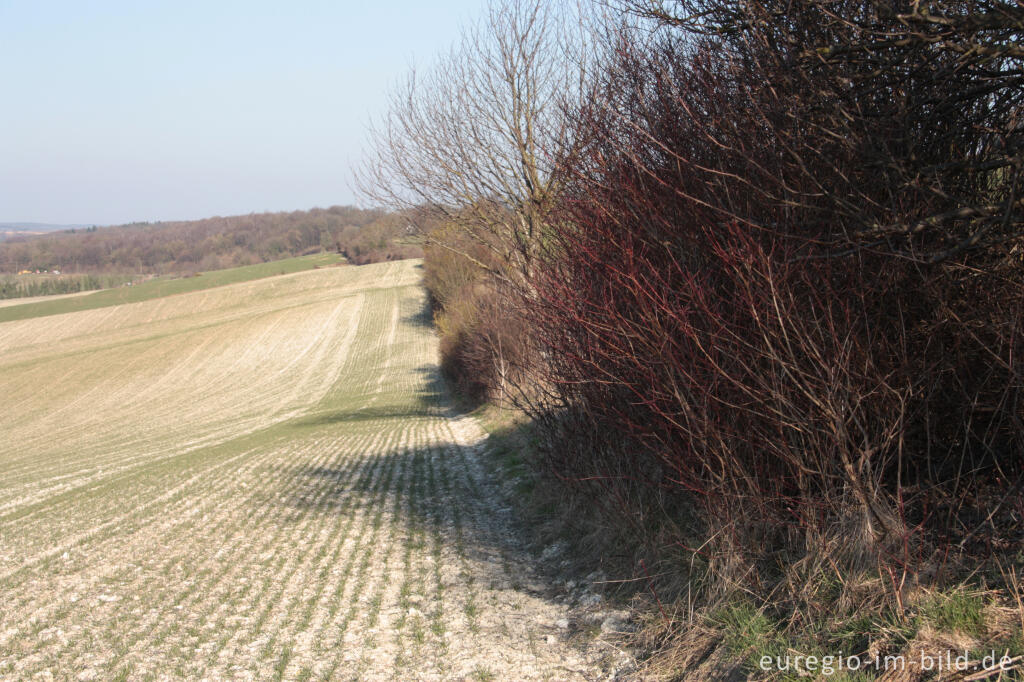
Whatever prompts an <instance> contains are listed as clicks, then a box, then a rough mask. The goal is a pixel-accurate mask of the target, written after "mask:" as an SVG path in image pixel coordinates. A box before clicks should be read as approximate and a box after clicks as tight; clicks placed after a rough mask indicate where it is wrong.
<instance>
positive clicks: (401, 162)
mask: <svg viewBox="0 0 1024 682" xmlns="http://www.w3.org/2000/svg"><path fill="white" fill-rule="evenodd" d="M569 14H570V12H568V11H567V9H566V8H565V7H563V6H561V5H559V4H558V3H551V2H543V1H540V0H501V1H500V2H498V3H497V4H494V5H492V6H491V8H490V10H489V12H488V14H487V16H486V18H485V19H484V20H483V21H482V22H481V23H479V24H477V25H474V26H471V27H470V28H468V29H467V30H465V31H464V32H463V34H462V37H461V40H460V41H459V42H458V43H457V44H456V46H455V47H454V48H453V49H452V50H451V51H450V52H449V53H448V54H446V55H444V56H443V57H442V58H441V59H440V60H439V61H438V62H437V63H436V64H435V65H434V66H433V67H432V68H430V69H429V70H427V71H426V72H423V73H418V72H416V71H415V70H414V71H413V72H411V73H410V74H409V76H408V78H407V80H406V81H405V82H404V83H402V84H401V86H400V87H398V88H396V89H395V90H394V91H393V92H392V94H391V100H390V110H389V112H388V113H387V115H386V116H385V117H384V118H383V120H381V121H379V122H378V123H377V125H376V126H375V127H374V128H373V129H372V130H371V142H372V155H371V158H370V160H369V161H368V162H366V163H365V164H364V165H363V167H362V168H361V169H360V171H359V173H358V186H359V189H360V190H361V191H362V192H363V193H364V194H365V195H366V196H368V197H370V198H371V199H373V200H375V201H379V202H383V203H385V204H387V205H390V206H393V207H395V208H399V209H404V208H411V207H414V206H415V207H420V208H421V209H422V208H423V207H427V211H426V212H424V211H422V210H421V211H420V212H419V215H421V216H427V217H430V218H432V219H434V220H436V219H437V218H441V219H442V220H444V221H446V222H448V223H449V224H454V225H456V226H458V227H460V228H464V229H465V230H466V232H467V233H468V234H471V235H473V236H474V237H475V238H476V239H477V240H478V241H479V242H480V243H482V244H484V245H485V246H486V247H487V248H488V249H490V250H491V251H493V252H494V253H495V255H496V256H498V262H501V263H504V264H505V265H506V266H507V267H506V268H505V272H501V273H497V272H495V273H494V274H497V275H499V276H500V277H501V278H502V279H505V280H508V279H509V278H510V277H511V278H515V279H518V280H519V281H526V280H528V279H529V277H530V272H531V269H532V267H533V263H534V261H535V259H536V250H537V245H538V237H539V235H540V233H541V231H542V229H543V224H544V219H545V215H546V214H547V213H548V211H549V210H550V208H551V205H552V202H553V198H554V197H555V195H556V194H557V189H558V188H557V186H556V181H555V180H554V177H555V174H554V173H553V170H554V169H553V159H554V158H555V157H556V151H557V150H560V149H562V148H564V147H565V145H567V144H568V143H569V142H570V141H569V139H568V126H567V125H566V123H565V119H564V117H563V116H561V115H560V107H559V105H560V102H561V101H562V99H563V98H566V97H572V96H574V95H575V94H576V93H578V92H580V91H581V87H580V81H581V78H582V73H583V69H582V68H581V67H580V62H579V59H578V57H579V54H581V52H579V51H574V50H573V49H572V48H571V47H570V45H573V44H575V45H579V41H578V40H576V39H575V37H574V38H573V39H572V40H570V39H569V36H570V35H573V36H577V35H579V34H578V33H576V32H574V31H572V30H570V27H571V26H572V27H578V26H579V24H578V23H576V22H573V21H570V20H569V19H568V16H569ZM442 246H444V245H442ZM451 248H455V247H451ZM462 255H465V256H466V257H467V258H470V259H471V260H473V261H474V262H476V263H477V265H479V266H480V267H483V268H484V269H486V270H488V271H491V272H494V268H493V267H491V266H490V265H488V264H486V263H484V262H482V261H480V260H478V259H476V258H473V256H472V255H471V254H462Z"/></svg>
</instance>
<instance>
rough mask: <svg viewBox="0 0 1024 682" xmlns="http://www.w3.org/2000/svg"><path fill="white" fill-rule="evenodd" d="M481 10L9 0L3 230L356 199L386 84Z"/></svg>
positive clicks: (3, 74) (465, 6)
mask: <svg viewBox="0 0 1024 682" xmlns="http://www.w3.org/2000/svg"><path fill="white" fill-rule="evenodd" d="M484 7H485V2H484V0H438V1H435V2H422V1H419V2H414V1H410V0H392V1H391V2H373V1H372V0H371V1H370V2H345V1H338V2H315V1H311V0H293V1H290V2H261V1H259V0H247V1H245V2H221V1H219V0H207V1H205V2H195V1H192V0H174V1H173V2H147V1H145V0H141V1H138V2H90V1H89V0H78V1H77V2H47V1H46V0H17V1H11V0H0V222H3V221H33V222H51V223H94V224H100V225H103V224H114V223H122V222H131V221H152V220H173V219H191V218H201V217H206V216H211V215H234V214H239V213H249V212H253V211H265V210H271V211H277V210H294V209H306V208H311V207H313V206H329V205H331V204H343V203H353V202H355V200H356V197H355V196H354V193H353V190H352V188H351V181H350V167H351V165H352V164H353V163H355V162H357V161H358V159H359V158H360V156H361V154H362V152H363V150H364V149H365V132H366V127H367V125H368V123H369V121H370V120H371V118H372V117H374V116H376V115H379V114H380V113H381V112H382V111H383V109H384V106H385V96H386V92H387V90H388V88H389V87H390V86H391V85H392V84H393V83H394V82H395V81H396V80H398V79H400V78H402V77H403V76H404V74H405V73H406V71H407V70H408V68H409V66H410V65H412V64H416V65H417V66H424V65H427V64H429V63H430V62H431V61H432V60H433V58H434V57H435V55H436V54H437V53H438V52H440V51H442V50H446V49H447V48H448V47H449V46H450V45H451V44H452V42H453V41H454V40H455V39H456V38H457V35H458V31H459V27H460V25H462V24H464V23H466V22H468V21H472V20H474V19H475V18H477V17H478V16H479V15H480V14H481V13H482V12H483V11H484Z"/></svg>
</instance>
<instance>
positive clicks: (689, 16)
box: [531, 0, 1024, 585]
mask: <svg viewBox="0 0 1024 682" xmlns="http://www.w3.org/2000/svg"><path fill="white" fill-rule="evenodd" d="M627 9H629V10H630V11H631V12H633V13H634V14H638V15H641V16H642V17H644V19H645V20H650V21H653V22H654V24H655V26H656V29H655V31H654V33H653V38H648V37H647V36H648V35H650V34H647V33H646V32H645V33H639V32H638V33H630V32H628V31H627V32H623V33H619V34H617V36H616V38H615V40H616V41H617V42H615V43H614V44H612V45H610V48H611V49H610V50H609V54H610V55H611V58H610V60H609V62H608V63H607V64H606V65H605V68H604V69H603V71H602V72H601V73H600V74H599V78H598V79H597V82H596V83H595V86H594V90H593V92H592V96H591V97H590V98H589V104H587V105H586V106H583V107H581V108H578V109H575V110H572V111H570V112H569V113H568V115H569V116H570V117H571V118H572V120H573V121H574V122H575V125H576V130H577V132H578V136H579V137H580V138H581V139H585V140H587V141H588V143H587V144H586V145H585V146H584V147H583V148H582V150H581V151H579V152H578V153H575V154H573V155H572V156H569V157H567V158H565V159H563V164H562V168H563V169H564V172H565V175H564V191H563V194H562V198H561V208H560V211H559V213H558V219H556V220H553V221H552V223H551V226H550V238H549V240H548V242H547V244H546V246H547V248H546V256H547V259H546V261H545V266H544V267H543V268H541V271H540V277H539V278H538V280H537V282H536V285H537V289H538V291H539V298H540V300H541V302H542V304H541V305H533V306H532V307H531V309H532V311H533V312H534V318H533V319H534V322H535V324H536V328H537V331H538V338H539V339H540V346H541V348H542V349H543V352H544V357H546V358H547V359H548V363H547V364H546V366H543V367H542V368H541V369H540V372H541V374H540V379H539V381H540V382H541V383H543V384H544V385H545V386H547V387H550V389H551V390H552V391H553V393H554V394H555V396H556V400H555V401H554V403H552V402H551V401H548V402H547V404H546V406H545V409H543V410H539V411H538V413H539V414H540V416H541V417H542V418H544V419H545V421H546V423H547V424H548V426H549V429H550V431H551V433H552V434H553V436H554V438H553V442H554V443H555V445H554V447H553V448H552V449H551V456H550V458H549V461H550V462H551V464H552V465H553V466H554V467H555V468H556V470H557V471H558V473H559V474H560V475H561V476H562V477H563V478H564V479H565V480H570V481H572V480H576V481H586V484H585V485H586V486H587V487H589V488H591V489H592V490H594V491H595V492H597V493H598V495H597V497H598V498H599V499H602V500H604V501H606V502H607V503H608V504H609V505H612V506H615V507H617V508H618V510H619V511H620V512H621V513H625V514H627V515H628V514H634V515H635V514H637V512H638V508H637V507H635V506H634V507H630V505H629V503H627V502H626V501H628V500H636V499H647V500H650V499H652V496H653V498H654V499H656V500H657V505H656V506H657V507H658V508H659V509H660V510H662V511H664V510H666V509H668V510H671V509H673V508H674V507H673V505H677V507H678V506H679V505H683V504H684V503H690V502H696V504H697V507H698V509H699V510H700V514H699V519H700V522H701V524H702V526H701V530H700V531H699V532H700V533H702V535H701V536H700V538H699V539H697V543H698V544H697V545H693V546H694V547H696V546H698V545H700V546H702V547H703V549H702V550H701V551H700V554H701V556H702V557H703V558H705V559H708V560H710V561H711V562H712V563H713V564H714V563H716V562H717V564H718V565H717V567H718V568H719V569H721V570H722V571H723V573H724V574H727V575H729V576H730V577H731V578H733V579H735V581H737V582H734V583H723V584H731V585H736V584H743V583H746V584H748V585H755V584H757V583H758V582H759V581H760V580H761V579H763V577H764V575H765V573H764V571H762V570H755V571H751V570H750V569H751V567H752V566H761V567H764V566H777V565H778V564H779V562H780V560H781V561H782V562H783V563H786V562H792V561H795V560H797V559H799V558H800V557H802V556H805V553H806V552H807V550H808V549H811V550H812V551H811V553H810V555H809V556H812V557H814V558H815V560H816V561H825V560H826V556H827V554H828V552H826V549H827V550H830V551H831V550H835V551H832V552H831V556H827V560H829V561H842V560H844V558H845V559H847V560H851V561H861V560H864V559H865V558H867V559H870V560H871V561H878V560H881V561H882V563H883V565H886V566H889V567H892V568H893V569H894V570H895V571H896V572H897V575H898V574H900V571H903V573H902V575H904V576H906V575H907V574H908V573H909V574H911V575H913V573H914V571H915V570H916V569H917V568H919V567H920V566H921V565H922V563H923V562H925V561H926V560H927V559H928V558H929V556H930V555H929V552H930V549H929V548H931V547H935V546H936V543H937V544H938V545H939V546H941V547H942V548H943V549H944V550H945V551H949V549H950V548H951V547H955V548H957V549H958V550H960V551H962V550H963V549H964V548H965V547H969V546H971V542H970V541H971V540H972V539H973V538H974V535H975V534H976V533H978V532H979V531H980V530H981V524H980V521H981V520H984V518H985V516H986V514H988V513H990V512H991V513H993V514H994V513H996V510H998V509H1005V508H1006V507H1005V506H1004V503H1007V501H1009V503H1008V504H1009V506H1014V505H1016V506H1017V507H1018V508H1019V507H1020V506H1021V500H1022V499H1024V497H1022V496H1021V481H1022V474H1024V469H1022V463H1024V423H1022V418H1024V412H1022V409H1024V402H1022V398H1024V393H1022V391H1024V375H1022V367H1021V364H1020V357H1021V353H1022V351H1024V337H1022V333H1024V326H1022V319H1024V258H1022V257H1024V244H1022V234H1024V222H1022V210H1021V209H1022V207H1024V205H1022V199H1021V195H1020V187H1019V183H1020V179H1021V164H1022V160H1021V159H1022V156H1021V154H1022V150H1024V147H1022V142H1024V128H1022V127H1021V115H1022V113H1024V112H1022V109H1021V106H1022V104H1024V87H1022V85H1024V83H1022V78H1024V72H1022V70H1021V67H1022V66H1024V63H1022V62H1024V48H1022V47H1021V44H1020V37H1021V30H1022V27H1024V8H1022V7H1021V6H1020V5H1011V4H1005V3H1000V2H973V1H971V2H943V3H927V4H925V3H891V2H874V1H869V2H831V3H819V2H813V1H811V0H808V1H806V2H789V3H774V2H740V3H735V2H724V1H719V0H697V1H695V2H678V3H672V2H658V3H646V2H641V1H638V2H634V3H630V4H629V5H628V7H627ZM552 404H554V405H557V406H558V407H557V409H554V410H552V409H550V407H551V405H552ZM611 433H614V434H616V435H617V437H616V438H615V439H614V440H612V439H608V438H602V437H597V436H595V435H594V434H611ZM989 486H991V488H990V487H989ZM985 490H995V491H997V492H996V493H995V494H994V495H987V496H982V495H981V493H982V491H985ZM645 491H646V492H645ZM671 513H672V512H671V511H670V514H671ZM639 525H640V526H644V525H646V526H647V527H648V528H650V527H651V524H639ZM673 532H676V533H677V534H676V535H674V536H670V537H667V538H665V537H662V538H659V541H661V542H665V543H669V544H682V545H684V546H689V545H687V543H688V542H692V540H691V539H688V538H687V537H686V536H685V535H686V533H685V532H683V531H679V530H678V527H676V531H673ZM840 540H841V541H840ZM705 541H706V542H705ZM783 557H785V558H783ZM764 562H767V563H764Z"/></svg>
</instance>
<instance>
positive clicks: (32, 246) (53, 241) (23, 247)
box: [0, 206, 421, 286]
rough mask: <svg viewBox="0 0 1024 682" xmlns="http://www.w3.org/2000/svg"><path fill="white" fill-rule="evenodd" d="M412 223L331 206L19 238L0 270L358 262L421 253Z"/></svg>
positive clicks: (166, 269) (162, 270)
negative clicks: (323, 258)
mask: <svg viewBox="0 0 1024 682" xmlns="http://www.w3.org/2000/svg"><path fill="white" fill-rule="evenodd" d="M408 223H409V220H408V218H406V217H405V216H403V215H400V214H396V213H388V212H385V211H383V210H374V209H371V210H364V209H359V208H355V207H351V206H332V207H330V208H326V209H321V208H314V209H312V210H310V211H293V212H290V213H253V214H250V215H243V216H230V217H214V218H206V219H204V220H193V221H175V222H158V223H132V224H130V225H120V226H115V227H103V228H98V229H89V230H77V231H67V232H59V233H54V234H47V235H38V236H32V237H15V238H13V239H11V240H9V241H6V242H3V243H0V272H6V273H17V272H20V271H22V270H31V271H35V270H44V271H48V270H53V269H60V270H61V271H62V272H66V273H101V272H117V273H154V274H166V273H178V272H195V271H205V270H216V269H220V268H228V267H236V266H240V265H251V264H254V263H262V262H267V261H272V260H278V259H281V258H288V257H292V256H298V255H303V254H308V253H315V252H318V251H336V252H338V253H341V254H343V255H345V256H346V257H347V258H348V259H349V260H350V261H351V262H353V263H356V264H361V263H368V262H374V261H378V260H393V259H397V258H409V257H416V256H419V255H421V251H420V249H419V247H418V246H417V245H416V244H415V243H413V241H410V240H409V235H408V231H407V225H408ZM69 286H70V285H69Z"/></svg>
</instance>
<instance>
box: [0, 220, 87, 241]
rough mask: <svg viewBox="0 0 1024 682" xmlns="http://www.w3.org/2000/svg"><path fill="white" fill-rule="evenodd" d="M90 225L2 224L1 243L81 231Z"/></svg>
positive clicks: (0, 231) (0, 227) (0, 225)
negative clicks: (35, 236)
mask: <svg viewBox="0 0 1024 682" xmlns="http://www.w3.org/2000/svg"><path fill="white" fill-rule="evenodd" d="M87 227H89V226H88V225H54V224H51V223H0V241H4V240H5V239H10V238H12V237H26V236H33V235H40V234H47V233H49V232H61V231H64V230H80V229H84V228H87Z"/></svg>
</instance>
